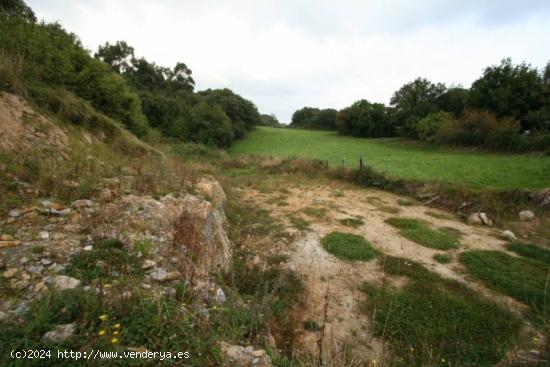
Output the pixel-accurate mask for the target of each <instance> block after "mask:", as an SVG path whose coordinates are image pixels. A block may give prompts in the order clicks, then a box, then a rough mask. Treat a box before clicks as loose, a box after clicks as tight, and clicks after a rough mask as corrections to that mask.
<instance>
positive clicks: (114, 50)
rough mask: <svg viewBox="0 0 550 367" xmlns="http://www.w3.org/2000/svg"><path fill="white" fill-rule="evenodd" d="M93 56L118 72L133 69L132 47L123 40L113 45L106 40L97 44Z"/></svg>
mask: <svg viewBox="0 0 550 367" xmlns="http://www.w3.org/2000/svg"><path fill="white" fill-rule="evenodd" d="M94 57H95V58H96V59H98V60H101V61H103V62H104V63H106V64H107V65H109V66H111V68H112V69H113V70H114V71H116V72H117V73H119V74H122V73H125V72H127V71H129V70H133V69H134V66H133V62H134V60H135V56H134V48H133V47H132V46H129V45H128V44H127V43H126V42H124V41H117V42H116V43H115V44H114V45H111V44H109V42H107V43H105V44H104V45H103V46H99V49H98V50H97V52H96V53H95V54H94Z"/></svg>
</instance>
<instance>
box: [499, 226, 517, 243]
mask: <svg viewBox="0 0 550 367" xmlns="http://www.w3.org/2000/svg"><path fill="white" fill-rule="evenodd" d="M502 235H503V236H504V237H506V238H507V239H508V240H509V241H517V240H518V238H517V237H516V235H515V234H514V232H512V231H510V230H508V229H507V230H505V231H504V232H502Z"/></svg>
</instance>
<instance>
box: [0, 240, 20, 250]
mask: <svg viewBox="0 0 550 367" xmlns="http://www.w3.org/2000/svg"><path fill="white" fill-rule="evenodd" d="M20 244H21V241H0V248H8V247H17V246H19V245H20Z"/></svg>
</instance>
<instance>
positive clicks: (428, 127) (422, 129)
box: [416, 111, 453, 141]
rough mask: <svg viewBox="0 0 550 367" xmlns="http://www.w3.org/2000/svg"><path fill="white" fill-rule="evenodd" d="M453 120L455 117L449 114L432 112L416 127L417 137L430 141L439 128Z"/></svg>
mask: <svg viewBox="0 0 550 367" xmlns="http://www.w3.org/2000/svg"><path fill="white" fill-rule="evenodd" d="M452 119H453V115H452V114H451V113H449V112H445V111H439V112H432V113H430V114H429V115H428V116H426V117H424V118H423V119H422V120H420V121H419V122H418V124H417V125H416V131H417V135H418V137H419V138H420V139H421V140H426V141H430V140H432V138H433V137H434V135H435V134H436V133H437V131H438V130H439V128H440V127H441V126H442V125H443V124H444V123H445V122H446V121H449V120H452Z"/></svg>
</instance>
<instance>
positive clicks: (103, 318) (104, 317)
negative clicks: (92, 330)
mask: <svg viewBox="0 0 550 367" xmlns="http://www.w3.org/2000/svg"><path fill="white" fill-rule="evenodd" d="M108 318H109V316H107V315H106V314H103V315H101V316H99V319H100V320H101V321H106V320H107V319H108Z"/></svg>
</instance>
